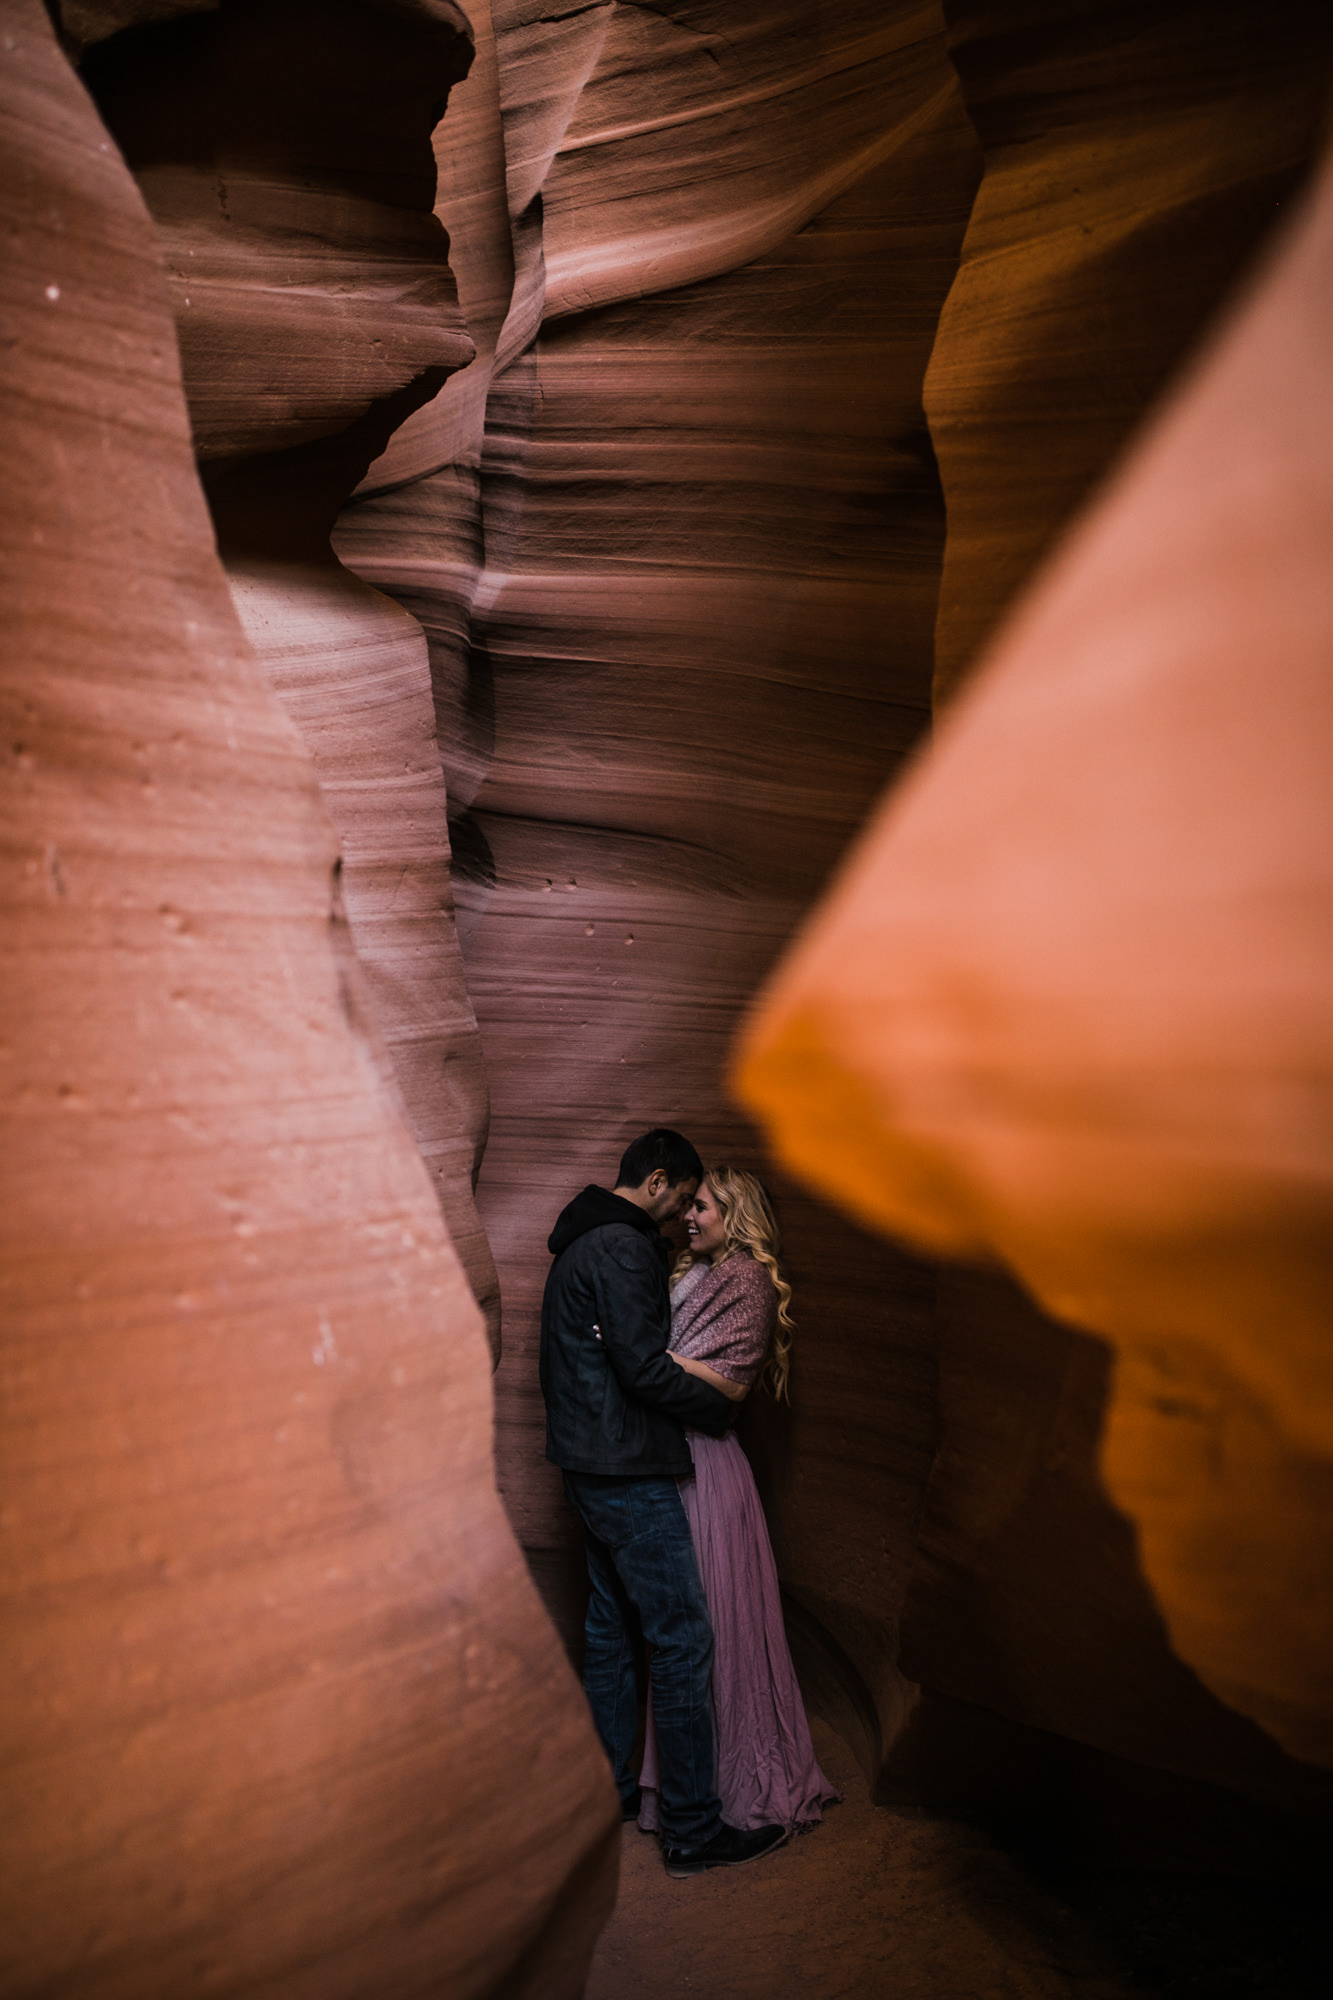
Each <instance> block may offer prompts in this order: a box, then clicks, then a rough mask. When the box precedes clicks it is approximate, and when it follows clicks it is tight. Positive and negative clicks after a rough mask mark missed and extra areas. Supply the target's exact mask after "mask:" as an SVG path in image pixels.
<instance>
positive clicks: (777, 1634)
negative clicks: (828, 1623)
mask: <svg viewBox="0 0 1333 2000" xmlns="http://www.w3.org/2000/svg"><path fill="white" fill-rule="evenodd" d="M686 1229H687V1231H688V1234H689V1248H688V1249H687V1250H686V1251H685V1253H684V1255H683V1256H682V1257H681V1259H680V1260H679V1262H678V1263H677V1265H676V1269H675V1271H674V1272H673V1274H672V1291H671V1349H670V1351H671V1354H672V1356H673V1358H674V1359H675V1360H676V1361H677V1362H679V1364H680V1366H681V1367H682V1368H686V1369H688V1370H689V1371H690V1373H691V1374H692V1375H700V1376H702V1377H703V1378H704V1380H705V1381H708V1382H711V1383H712V1384H713V1385H714V1387H715V1388H719V1389H721V1390H722V1391H723V1392H724V1393H725V1394H726V1395H729V1396H731V1397H732V1398H733V1399H734V1400H735V1401H737V1402H739V1401H741V1400H742V1399H743V1398H744V1397H745V1396H746V1395H747V1394H748V1392H749V1390H750V1387H751V1385H752V1384H753V1383H754V1381H755V1380H756V1378H757V1377H758V1376H759V1374H760V1372H761V1371H762V1370H765V1364H767V1366H766V1374H767V1379H768V1382H769V1384H770V1385H771V1387H772V1390H773V1393H774V1395H776V1396H783V1395H785V1394H786V1389H787V1369H788V1359H789V1354H790V1349H791V1333H792V1320H791V1316H790V1314H789V1312H788V1304H789V1301H790V1299H791V1287H790V1285H789V1284H788V1283H787V1281H786V1279H785V1278H784V1277H783V1275H782V1271H781V1269H780V1267H779V1265H778V1260H777V1249H778V1228H777V1222H776V1220H775V1218H774V1215H773V1210H772V1207H771V1205H770V1203H769V1199H768V1196H767V1194H766V1193H765V1192H764V1189H763V1187H762V1185H761V1183H760V1182H759V1181H758V1180H757V1179H756V1178H755V1176H754V1175H753V1174H747V1173H744V1172H742V1171H741V1170H740V1169H739V1168H736V1167H714V1168H713V1169H712V1171H711V1172H710V1173H709V1174H708V1176H707V1177H706V1179H705V1180H703V1181H702V1182H701V1183H700V1187H699V1192H698V1194H697V1195H696V1196H695V1198H694V1201H693V1203H692V1205H691V1207H690V1209H689V1210H688V1212H687V1215H686ZM686 1436H687V1437H688V1439H689V1443H690V1451H691V1455H692V1457H693V1459H694V1475H693V1477H692V1478H688V1479H683V1480H682V1481H681V1488H680V1491H681V1499H682V1500H683V1502H684V1504H685V1512H686V1514H687V1515H688V1516H689V1522H690V1532H691V1534H692V1535H693V1537H694V1547H695V1553H696V1555H697V1556H698V1559H699V1574H700V1576H701V1578H702V1579H703V1586H704V1595H705V1596H706V1597H707V1599H708V1610H709V1615H710V1617H711V1618H712V1621H713V1634H714V1639H715V1642H716V1647H715V1651H714V1655H713V1705H714V1711H715V1715H716V1720H717V1763H718V1775H717V1793H718V1797H719V1798H720V1800H721V1802H722V1817H723V1819H724V1820H725V1821H726V1822H727V1824H728V1825H730V1826H739V1827H743V1828H747V1829H748V1828H751V1827H759V1826H767V1825H782V1826H785V1827H787V1828H789V1829H795V1830H799V1829H800V1828H802V1827H808V1826H814V1825H816V1824H817V1823H818V1821H819V1819H820V1817H821V1809H822V1807H823V1806H825V1805H827V1804H829V1803H830V1802H831V1801H833V1800H834V1799H837V1798H840V1797H841V1796H842V1795H841V1793H840V1792H839V1791H838V1790H837V1789H836V1787H835V1786H833V1785H831V1784H830V1783H829V1781H828V1779H827V1778H826V1777H825V1776H824V1773H823V1772H822V1771H821V1770H820V1768H819V1765H818V1763H817V1762H816V1759H815V1752H814V1746H813V1744H812V1743H811V1741H810V1726H809V1724H808V1722H807V1721H806V1716H805V1705H804V1703H803V1702H802V1700H801V1690H800V1688H799V1686H798V1685H797V1681H796V1674H795V1671H794V1669H793V1667H792V1663H791V1653H790V1652H789V1650H788V1647H787V1635H786V1633H785V1631H784V1630H783V1625H782V1604H781V1600H780V1598H779V1595H778V1576H777V1569H776V1566H775V1565H774V1562H773V1549H772V1546H771V1544H770V1542H769V1539H768V1527H767V1524H766V1522H765V1520H764V1510H763V1508H762V1507H761V1506H760V1504H759V1495H758V1493H757V1492H756V1491H755V1484H754V1475H753V1473H752V1472H751V1471H750V1463H749V1460H748V1459H747V1458H746V1456H745V1453H744V1452H743V1451H742V1450H741V1448H740V1445H739V1444H738V1443H737V1442H736V1439H735V1437H734V1436H732V1435H730V1434H728V1435H727V1436H726V1437H725V1438H709V1437H704V1436H703V1435H702V1434H701V1433H700V1432H698V1431H687V1432H686ZM641 1783H642V1785H643V1805H642V1808H641V1810H640V1813H639V1825H640V1826H641V1827H643V1828H644V1829H645V1830H646V1831H649V1832H651V1831H652V1830H653V1829H654V1828H655V1827H656V1826H657V1746H656V1743H655V1741H654V1736H653V1727H652V1710H651V1705H650V1708H649V1715H648V1731H647V1739H646V1743H645V1747H644V1761H643V1776H642V1779H641Z"/></svg>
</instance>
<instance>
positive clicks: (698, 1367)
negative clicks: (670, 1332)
mask: <svg viewBox="0 0 1333 2000" xmlns="http://www.w3.org/2000/svg"><path fill="white" fill-rule="evenodd" d="M667 1355H668V1358H669V1359H670V1360H672V1361H674V1362H675V1364H676V1366H677V1368H683V1369H684V1370H685V1373H686V1374H687V1375H697V1376H698V1377H699V1380H700V1381H701V1382H708V1383H711V1385H712V1386H713V1388H714V1389H720V1390H721V1391H722V1394H723V1395H724V1396H729V1397H730V1398H731V1400H732V1402H733V1403H743V1402H744V1401H745V1398H746V1397H747V1396H748V1395H749V1393H750V1391H749V1389H748V1388H747V1387H746V1385H745V1384H744V1382H731V1381H729V1380H728V1379H727V1377H726V1376H725V1375H719V1374H718V1372H717V1370H716V1369H715V1368H706V1367H705V1366H704V1364H703V1362H702V1361H692V1360H691V1359H690V1357H689V1356H688V1355H687V1354H672V1352H671V1349H670V1348H668V1349H667Z"/></svg>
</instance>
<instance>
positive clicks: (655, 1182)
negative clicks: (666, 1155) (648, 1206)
mask: <svg viewBox="0 0 1333 2000" xmlns="http://www.w3.org/2000/svg"><path fill="white" fill-rule="evenodd" d="M670 1185H671V1183H670V1182H669V1181H668V1179H667V1176H666V1169H665V1167H654V1168H653V1170H652V1172H651V1173H650V1174H649V1176H648V1187H647V1190H646V1192H647V1195H648V1199H649V1200H650V1201H655V1200H656V1199H657V1197H658V1195H659V1194H662V1193H664V1192H665V1190H666V1189H667V1188H668V1187H669V1186H670Z"/></svg>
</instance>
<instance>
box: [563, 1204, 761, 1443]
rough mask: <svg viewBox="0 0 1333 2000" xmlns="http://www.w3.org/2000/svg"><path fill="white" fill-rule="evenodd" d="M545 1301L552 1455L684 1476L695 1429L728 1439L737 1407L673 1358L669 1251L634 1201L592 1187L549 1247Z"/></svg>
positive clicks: (566, 1213)
mask: <svg viewBox="0 0 1333 2000" xmlns="http://www.w3.org/2000/svg"><path fill="white" fill-rule="evenodd" d="M547 1247H548V1249H549V1250H550V1252H551V1254H552V1256H553V1257H554V1258H555V1262H554V1263H553V1264H552V1266H551V1272H550V1276H549V1277H548V1278H547V1280H546V1295H545V1297H544V1298H543V1300H542V1348H541V1384H542V1394H543V1395H544V1396H545V1398H546V1456H547V1457H548V1458H549V1459H550V1460H551V1462H552V1463H553V1464H555V1465H558V1466H561V1467H562V1468H563V1469H564V1471H566V1472H595V1473H605V1474H612V1475H614V1476H616V1477H619V1478H626V1479H628V1478H645V1477H648V1476H650V1475H652V1476H656V1477H659V1478H662V1477H666V1478H675V1477H678V1476H679V1475H680V1474H681V1473H684V1472H688V1471H689V1469H690V1453H689V1447H688V1445H687V1444H686V1442H685V1433H684V1431H683V1429H682V1426H683V1425H684V1424H690V1425H692V1426H693V1428H694V1429H695V1430H700V1431H707V1433H708V1435H709V1436H710V1437H721V1436H722V1435H723V1433H724V1432H725V1431H726V1428H727V1425H728V1424H729V1423H730V1422H731V1418H732V1413H733V1406H732V1404H731V1402H730V1400H729V1399H728V1398H727V1397H726V1396H724V1395H723V1394H722V1391H721V1390H720V1389H714V1388H712V1387H711V1386H710V1385H709V1384H708V1383H707V1382H701V1381H700V1380H699V1378H698V1377H697V1376H695V1375H689V1374H687V1373H686V1371H685V1370H684V1369H683V1368H680V1367H678V1366H677V1365H676V1363H675V1362H674V1361H672V1360H670V1359H668V1356H667V1351H666V1348H667V1340H668V1337H669V1335H670V1332H671V1305H670V1300H669V1298H668V1296H667V1265H668V1260H669V1255H670V1253H669V1249H668V1246H667V1244H666V1242H665V1240H664V1239H663V1237H662V1236H661V1235H660V1234H659V1232H658V1228H657V1224H656V1223H655V1222H654V1221H653V1219H652V1217H651V1216H649V1215H647V1214H645V1212H644V1211H643V1209H641V1208H639V1207H638V1206H637V1205H636V1204H635V1203H634V1202H632V1201H626V1200H625V1198H624V1196H623V1195H618V1194H611V1193H609V1192H608V1190H607V1189H606V1188H600V1187H586V1188H584V1190H583V1193H582V1194H580V1195H576V1196H575V1198H574V1200H573V1201H571V1202H570V1204H569V1206H568V1208H566V1209H563V1210H562V1211H561V1213H560V1216H559V1218H558V1219H557V1221H556V1225H555V1228H554V1229H553V1230H552V1231H551V1234H550V1237H549V1239H548V1244H547Z"/></svg>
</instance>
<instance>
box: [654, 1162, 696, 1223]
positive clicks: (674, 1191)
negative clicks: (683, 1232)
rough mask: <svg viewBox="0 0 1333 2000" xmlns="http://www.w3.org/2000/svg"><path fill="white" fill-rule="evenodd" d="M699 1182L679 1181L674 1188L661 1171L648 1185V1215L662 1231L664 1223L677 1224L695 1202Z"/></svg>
mask: <svg viewBox="0 0 1333 2000" xmlns="http://www.w3.org/2000/svg"><path fill="white" fill-rule="evenodd" d="M698 1185H699V1183H698V1181H695V1180H691V1181H677V1182H676V1184H675V1185H674V1186H673V1185H672V1183H671V1182H670V1181H669V1180H668V1179H667V1177H666V1175H665V1174H664V1173H663V1172H662V1171H661V1170H660V1169H659V1170H658V1172H657V1173H655V1174H654V1175H653V1176H652V1178H651V1180H650V1181H649V1183H648V1213H649V1215H651V1217H652V1218H653V1221H654V1222H655V1223H656V1224H657V1226H658V1228H659V1229H660V1228H661V1227H662V1225H663V1223H664V1222H676V1221H678V1220H679V1218H680V1217H681V1216H682V1215H684V1213H685V1211H686V1209H687V1208H688V1207H689V1205H690V1203H691V1202H692V1201H693V1200H694V1196H695V1190H696V1189H697V1188H698Z"/></svg>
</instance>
